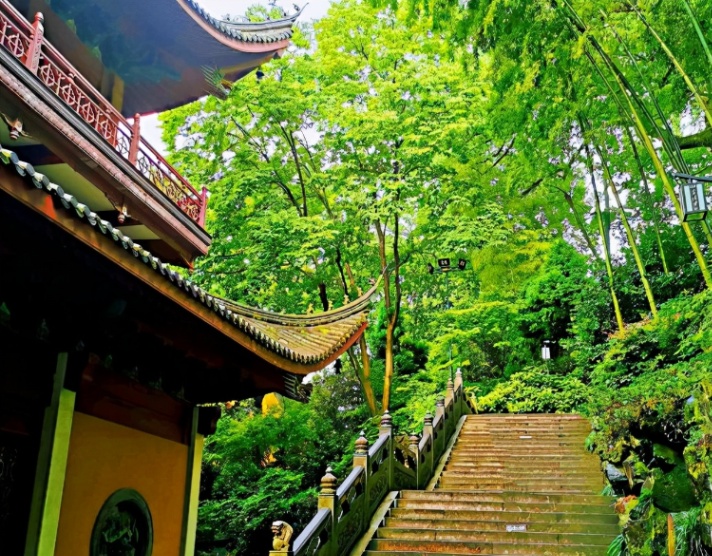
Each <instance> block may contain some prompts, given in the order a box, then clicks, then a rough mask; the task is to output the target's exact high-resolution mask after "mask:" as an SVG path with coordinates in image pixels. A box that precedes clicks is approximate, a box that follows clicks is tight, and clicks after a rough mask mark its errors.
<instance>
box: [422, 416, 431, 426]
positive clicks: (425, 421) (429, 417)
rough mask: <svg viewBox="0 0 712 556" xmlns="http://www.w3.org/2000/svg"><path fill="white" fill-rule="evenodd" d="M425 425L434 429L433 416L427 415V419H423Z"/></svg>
mask: <svg viewBox="0 0 712 556" xmlns="http://www.w3.org/2000/svg"><path fill="white" fill-rule="evenodd" d="M423 423H424V424H425V426H426V427H432V426H433V416H432V414H430V413H426V414H425V417H424V418H423Z"/></svg>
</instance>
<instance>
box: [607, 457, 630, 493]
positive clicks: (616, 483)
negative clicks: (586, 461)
mask: <svg viewBox="0 0 712 556" xmlns="http://www.w3.org/2000/svg"><path fill="white" fill-rule="evenodd" d="M606 477H607V478H608V482H609V483H611V486H612V487H613V488H614V489H625V488H627V487H628V478H627V477H626V476H625V473H624V472H623V470H622V469H618V468H617V467H616V466H615V465H613V464H612V463H608V464H606Z"/></svg>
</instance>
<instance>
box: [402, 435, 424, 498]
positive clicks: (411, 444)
mask: <svg viewBox="0 0 712 556" xmlns="http://www.w3.org/2000/svg"><path fill="white" fill-rule="evenodd" d="M419 442H420V438H418V435H417V434H415V433H413V434H411V435H410V437H409V438H408V451H409V452H410V456H411V457H412V458H413V467H412V469H413V471H415V488H418V487H419V486H420V481H421V478H420V476H419V474H420V473H421V472H422V471H421V465H420V448H419V447H418V443H419ZM406 461H407V460H406Z"/></svg>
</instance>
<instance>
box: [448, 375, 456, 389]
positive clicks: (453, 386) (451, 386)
mask: <svg viewBox="0 0 712 556" xmlns="http://www.w3.org/2000/svg"><path fill="white" fill-rule="evenodd" d="M453 388H455V383H454V382H453V381H452V378H448V379H447V389H448V390H452V389H453Z"/></svg>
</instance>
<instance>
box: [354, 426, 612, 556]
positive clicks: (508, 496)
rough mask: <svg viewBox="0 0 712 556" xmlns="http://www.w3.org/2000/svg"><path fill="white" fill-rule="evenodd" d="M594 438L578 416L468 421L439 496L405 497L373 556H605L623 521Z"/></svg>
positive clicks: (379, 535)
mask: <svg viewBox="0 0 712 556" xmlns="http://www.w3.org/2000/svg"><path fill="white" fill-rule="evenodd" d="M590 432H591V426H590V424H589V423H588V421H586V420H585V419H583V418H582V417H580V416H578V415H541V414H533V415H532V414H529V415H527V414H512V415H470V416H468V417H467V418H466V420H465V422H464V423H463V426H462V429H461V430H460V433H459V437H458V438H457V441H456V442H455V445H454V447H453V449H452V452H451V454H450V456H449V458H448V461H447V462H446V465H445V469H444V471H442V472H441V475H440V477H438V480H437V485H436V488H435V490H432V491H402V492H401V493H400V497H399V498H397V499H396V500H395V501H394V503H393V507H391V508H390V509H389V510H388V512H387V514H386V516H385V518H384V519H383V522H382V524H381V527H380V528H379V529H378V530H377V532H376V536H375V538H373V539H372V540H371V541H370V544H369V545H368V550H367V551H366V552H364V554H366V555H370V556H386V555H388V556H406V555H407V556H435V555H436V554H438V555H441V556H442V555H447V554H450V555H453V556H456V555H461V554H491V555H505V554H507V555H511V554H518V555H528V556H539V555H552V556H553V555H562V556H563V555H574V554H577V555H580V556H599V555H600V556H604V555H605V554H606V552H607V548H608V546H609V544H610V542H611V541H612V540H613V539H614V538H615V536H616V535H617V534H618V532H619V528H618V517H617V515H616V514H615V512H614V511H613V502H614V500H613V498H610V497H604V496H600V495H599V494H598V493H600V491H601V489H602V487H603V485H604V477H603V473H602V472H601V464H600V461H599V459H598V458H597V457H596V456H595V455H593V454H591V453H589V452H588V451H587V450H586V449H585V439H586V437H587V436H588V435H589V433H590ZM508 528H509V530H508Z"/></svg>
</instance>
